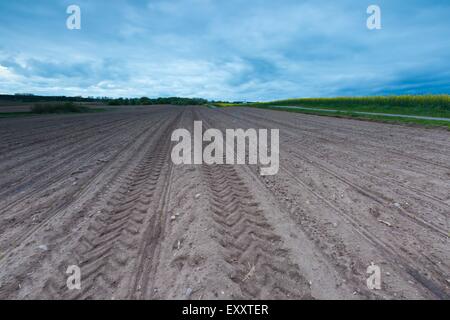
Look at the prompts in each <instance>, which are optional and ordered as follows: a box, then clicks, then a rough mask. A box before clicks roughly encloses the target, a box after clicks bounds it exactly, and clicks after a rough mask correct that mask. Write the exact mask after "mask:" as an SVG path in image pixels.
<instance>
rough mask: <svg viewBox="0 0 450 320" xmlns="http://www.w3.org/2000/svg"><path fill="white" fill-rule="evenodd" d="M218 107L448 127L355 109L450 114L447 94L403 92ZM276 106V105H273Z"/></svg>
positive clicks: (218, 105)
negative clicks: (408, 93) (239, 107)
mask: <svg viewBox="0 0 450 320" xmlns="http://www.w3.org/2000/svg"><path fill="white" fill-rule="evenodd" d="M214 105H215V106H217V107H236V106H241V107H256V108H265V109H273V110H283V111H289V112H297V113H306V114H314V115H320V116H327V117H345V118H354V119H361V120H369V121H381V122H387V123H404V124H405V123H406V124H416V125H422V126H426V127H436V126H437V127H445V128H447V129H450V123H449V122H448V121H440V120H425V119H413V118H404V117H401V116H399V117H387V116H383V115H365V114H358V113H356V112H373V113H387V114H398V115H407V116H424V117H436V118H450V95H445V94H444V95H403V96H379V97H338V98H304V99H287V100H278V101H272V102H256V103H244V104H235V103H215V104H214ZM274 106H277V107H278V108H274ZM282 107H303V108H319V109H325V110H337V112H329V111H328V112H327V111H320V110H305V109H292V108H282Z"/></svg>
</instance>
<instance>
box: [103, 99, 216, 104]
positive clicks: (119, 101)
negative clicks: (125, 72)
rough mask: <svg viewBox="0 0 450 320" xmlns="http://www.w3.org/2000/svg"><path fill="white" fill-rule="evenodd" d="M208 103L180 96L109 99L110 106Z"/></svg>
mask: <svg viewBox="0 0 450 320" xmlns="http://www.w3.org/2000/svg"><path fill="white" fill-rule="evenodd" d="M206 103H208V100H205V99H201V98H179V97H170V98H156V99H150V98H147V97H142V98H132V99H127V98H119V99H111V100H110V101H108V104H109V105H110V106H124V105H157V104H171V105H179V106H186V105H204V104H206Z"/></svg>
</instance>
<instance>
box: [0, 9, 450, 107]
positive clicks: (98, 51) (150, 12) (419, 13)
mask: <svg viewBox="0 0 450 320" xmlns="http://www.w3.org/2000/svg"><path fill="white" fill-rule="evenodd" d="M71 4H76V5H78V6H80V8H81V14H82V16H81V30H68V29H67V28H66V19H67V17H68V16H69V15H68V14H67V13H66V9H67V7H68V6H69V5H71ZM371 4H376V5H378V6H380V8H381V14H382V15H381V18H382V29H381V30H368V29H367V27H366V20H367V18H368V16H369V15H368V14H367V12H366V10H367V7H368V6H369V5H371ZM16 92H20V93H34V94H45V95H70V96H72V95H83V96H110V97H118V96H127V97H133V96H149V97H156V96H185V97H204V98H208V99H224V100H272V99H279V98H289V97H317V96H321V97H327V96H344V95H379V94H410V93H412V94H422V93H450V1H448V0H442V1H440V0H386V1H384V0H368V1H365V0H341V1H336V0H311V1H303V0H146V1H144V0H134V1H132V0H129V1H125V0H114V1H107V0H70V1H65V0H64V1H63V0H59V1H58V0H36V1H29V0H14V1H6V0H1V1H0V93H16Z"/></svg>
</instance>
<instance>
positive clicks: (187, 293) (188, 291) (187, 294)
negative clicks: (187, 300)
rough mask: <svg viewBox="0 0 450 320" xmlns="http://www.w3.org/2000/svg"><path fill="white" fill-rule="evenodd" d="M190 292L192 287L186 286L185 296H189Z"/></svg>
mask: <svg viewBox="0 0 450 320" xmlns="http://www.w3.org/2000/svg"><path fill="white" fill-rule="evenodd" d="M191 294H192V289H191V288H187V289H186V296H187V297H190V296H191Z"/></svg>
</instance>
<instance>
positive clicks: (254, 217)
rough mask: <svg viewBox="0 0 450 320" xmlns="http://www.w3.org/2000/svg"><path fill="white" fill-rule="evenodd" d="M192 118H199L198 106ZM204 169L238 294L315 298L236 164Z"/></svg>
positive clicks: (219, 238)
mask: <svg viewBox="0 0 450 320" xmlns="http://www.w3.org/2000/svg"><path fill="white" fill-rule="evenodd" d="M194 119H199V117H198V115H197V114H196V113H195V111H194ZM201 120H202V121H203V123H204V124H205V123H206V126H205V127H210V125H208V123H207V122H206V120H205V119H201ZM204 129H205V128H204ZM201 171H202V176H203V179H204V181H205V183H206V184H207V186H208V188H209V190H210V196H211V198H210V204H211V211H212V213H213V216H212V218H213V220H214V221H215V224H214V227H215V229H216V239H215V240H216V241H217V242H218V243H219V244H220V246H221V247H222V248H223V249H224V260H225V261H226V262H227V263H228V264H230V265H231V266H232V267H233V270H234V272H233V274H232V275H231V280H232V281H233V282H235V283H236V284H237V285H238V286H239V287H240V289H241V293H242V296H241V297H239V298H241V299H311V298H312V296H311V295H310V288H309V284H308V283H307V281H306V280H305V278H304V277H303V275H302V274H301V272H300V270H299V269H298V266H297V265H295V264H293V263H292V262H291V261H290V258H289V251H288V250H286V249H284V248H283V242H282V239H281V237H279V236H278V235H276V234H275V233H274V230H273V228H272V227H271V226H270V225H269V224H268V223H267V220H266V219H265V217H264V212H263V211H262V210H261V209H260V208H259V205H258V203H257V202H256V201H255V200H254V198H253V196H252V195H251V193H250V191H249V189H248V188H247V186H246V185H245V182H244V181H243V180H242V179H241V178H240V177H239V175H238V173H237V171H236V170H235V169H234V168H233V166H231V165H205V164H203V165H202V166H201Z"/></svg>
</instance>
